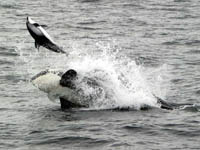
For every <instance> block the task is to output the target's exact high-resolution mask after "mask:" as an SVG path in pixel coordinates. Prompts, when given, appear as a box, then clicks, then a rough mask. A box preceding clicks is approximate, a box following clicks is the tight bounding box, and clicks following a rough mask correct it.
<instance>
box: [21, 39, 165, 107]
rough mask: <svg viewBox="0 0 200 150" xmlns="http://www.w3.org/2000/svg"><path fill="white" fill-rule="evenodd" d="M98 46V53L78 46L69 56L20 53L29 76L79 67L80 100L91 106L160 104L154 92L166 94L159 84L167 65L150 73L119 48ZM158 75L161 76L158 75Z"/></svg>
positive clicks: (153, 69)
mask: <svg viewBox="0 0 200 150" xmlns="http://www.w3.org/2000/svg"><path fill="white" fill-rule="evenodd" d="M99 45H100V46H99ZM97 46H98V52H96V53H95V52H94V51H93V53H91V52H87V51H84V52H81V51H80V50H78V49H75V50H74V51H73V50H72V51H71V53H70V54H69V55H68V56H65V55H62V54H55V53H52V52H49V51H46V50H44V49H42V50H41V51H43V52H39V53H38V52H35V51H33V52H31V53H26V54H25V55H24V53H23V52H21V51H23V49H21V50H19V54H20V58H22V60H26V61H25V62H26V64H25V65H24V66H26V69H27V72H28V74H29V75H30V76H29V78H31V76H34V75H35V74H37V73H39V72H40V71H42V70H46V69H49V68H50V69H57V70H62V71H63V72H65V71H67V70H68V69H75V70H76V71H77V72H78V74H79V75H80V76H81V77H82V78H80V79H79V80H78V81H77V83H76V84H78V86H79V89H81V90H79V91H78V94H79V101H81V102H82V103H88V106H89V108H91V109H107V108H115V107H133V108H136V109H140V108H141V107H142V106H144V105H148V106H152V107H159V106H158V104H157V100H156V98H155V97H154V95H153V94H155V93H156V94H157V93H159V94H160V93H162V89H160V88H159V87H160V85H162V84H163V82H164V81H165V80H164V79H163V78H162V74H164V73H166V72H164V71H163V68H165V66H164V67H163V66H161V67H158V68H151V71H149V72H154V74H152V73H151V74H148V73H147V72H145V71H147V70H148V69H147V68H144V67H143V66H138V65H136V63H135V61H134V60H131V59H130V58H128V57H126V56H124V55H122V54H120V52H118V50H117V48H116V47H114V48H113V47H110V46H104V45H103V46H102V44H99V43H98V44H97ZM27 51H28V50H26V52H27ZM21 54H22V55H21ZM165 69H166V68H165ZM144 70H145V71H144ZM159 70H161V71H162V72H161V71H159ZM157 76H159V78H156V77H157ZM85 77H86V78H89V79H92V80H95V81H96V82H98V84H99V85H100V86H98V87H97V86H91V85H89V84H88V83H87V82H86V80H85ZM149 78H150V79H149ZM152 79H153V80H152ZM153 83H155V84H156V85H153ZM152 85H153V86H152ZM50 95H52V93H50ZM160 95H161V96H162V97H164V96H165V95H162V94H160ZM160 95H159V96H160ZM76 96H77V95H76ZM88 100H89V102H88Z"/></svg>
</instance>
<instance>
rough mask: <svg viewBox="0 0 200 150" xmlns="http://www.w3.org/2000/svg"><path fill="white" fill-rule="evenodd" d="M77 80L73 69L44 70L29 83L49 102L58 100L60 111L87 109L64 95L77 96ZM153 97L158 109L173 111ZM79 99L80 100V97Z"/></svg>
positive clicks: (170, 107)
mask: <svg viewBox="0 0 200 150" xmlns="http://www.w3.org/2000/svg"><path fill="white" fill-rule="evenodd" d="M77 79H78V75H77V72H76V71H75V70H74V69H69V70H68V71H66V72H65V73H63V72H61V71H54V70H46V71H42V72H40V73H38V74H37V75H35V76H34V77H32V79H31V82H32V83H33V85H34V86H36V87H37V88H39V89H40V90H41V91H43V92H45V93H47V94H48V97H49V99H50V100H51V99H52V100H53V99H54V98H59V99H60V104H61V109H62V110H65V109H70V108H81V107H83V108H84V107H89V106H88V105H87V104H84V103H81V102H80V101H79V100H76V99H79V98H74V97H71V98H70V97H68V96H66V95H74V96H77V93H76V91H78V90H77V89H78V87H77V85H76V84H75V83H76V80H77ZM87 79H88V78H87ZM88 83H89V84H93V85H95V86H98V83H97V82H95V81H93V80H90V81H88ZM51 93H53V94H51ZM53 95H56V96H57V97H54V96H53ZM52 96H53V97H52ZM153 96H154V97H155V98H156V99H157V103H158V105H159V106H160V108H162V109H167V110H173V109H174V108H175V107H173V105H171V104H170V103H167V102H166V101H164V100H162V99H161V98H159V97H157V96H155V95H153ZM80 99H82V97H80ZM148 108H149V106H144V107H142V108H141V110H146V109H148ZM113 110H130V108H129V107H125V108H120V107H117V108H113Z"/></svg>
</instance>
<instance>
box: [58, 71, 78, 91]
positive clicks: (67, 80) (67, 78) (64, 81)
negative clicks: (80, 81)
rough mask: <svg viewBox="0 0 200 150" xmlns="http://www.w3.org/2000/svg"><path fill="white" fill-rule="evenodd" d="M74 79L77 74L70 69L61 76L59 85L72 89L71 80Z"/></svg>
mask: <svg viewBox="0 0 200 150" xmlns="http://www.w3.org/2000/svg"><path fill="white" fill-rule="evenodd" d="M76 78H77V72H76V71H75V70H73V69H70V70H68V71H66V72H65V73H64V74H63V75H62V77H61V80H60V85H61V86H64V87H69V88H72V89H73V88H75V85H74V83H73V80H75V79H76Z"/></svg>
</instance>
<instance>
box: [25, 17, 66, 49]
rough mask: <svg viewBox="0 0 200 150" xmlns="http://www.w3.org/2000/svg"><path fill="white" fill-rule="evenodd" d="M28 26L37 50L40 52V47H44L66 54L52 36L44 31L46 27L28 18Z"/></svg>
mask: <svg viewBox="0 0 200 150" xmlns="http://www.w3.org/2000/svg"><path fill="white" fill-rule="evenodd" d="M26 26H27V29H28V31H29V33H30V35H31V36H32V37H33V39H34V40H35V48H37V49H38V50H39V47H40V46H43V47H45V48H47V49H49V50H51V51H53V52H56V53H66V52H65V51H64V50H63V49H62V48H60V47H59V46H58V45H57V44H56V43H55V42H54V41H53V40H52V38H51V37H50V35H49V34H48V33H47V32H46V31H45V30H44V28H43V27H45V25H39V24H38V23H36V22H35V21H33V20H32V19H31V18H30V17H27V21H26Z"/></svg>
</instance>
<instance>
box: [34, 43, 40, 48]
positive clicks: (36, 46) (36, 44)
mask: <svg viewBox="0 0 200 150" xmlns="http://www.w3.org/2000/svg"><path fill="white" fill-rule="evenodd" d="M35 48H37V49H38V50H39V48H40V45H39V44H38V43H37V42H36V41H35Z"/></svg>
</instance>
